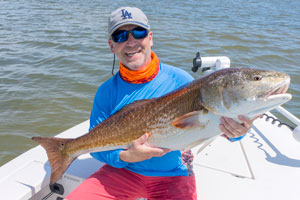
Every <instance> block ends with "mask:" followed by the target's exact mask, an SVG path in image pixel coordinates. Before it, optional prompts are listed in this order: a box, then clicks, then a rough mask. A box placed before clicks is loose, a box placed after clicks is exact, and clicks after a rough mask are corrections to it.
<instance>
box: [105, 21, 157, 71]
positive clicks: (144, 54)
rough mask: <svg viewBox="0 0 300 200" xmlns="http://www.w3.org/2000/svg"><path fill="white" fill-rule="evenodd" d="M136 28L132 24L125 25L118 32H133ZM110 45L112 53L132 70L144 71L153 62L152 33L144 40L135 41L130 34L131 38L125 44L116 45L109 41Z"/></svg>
mask: <svg viewBox="0 0 300 200" xmlns="http://www.w3.org/2000/svg"><path fill="white" fill-rule="evenodd" d="M136 27H137V26H136V25H132V24H130V25H124V26H122V27H120V28H119V29H118V30H132V29H134V28H136ZM108 44H109V46H110V49H111V52H112V53H115V54H116V55H117V57H118V58H119V60H120V61H121V62H122V64H123V65H125V66H126V67H127V68H129V69H131V70H142V69H144V68H146V67H147V66H148V64H149V63H150V62H151V48H152V46H153V41H152V32H151V31H150V32H149V33H148V36H147V37H145V38H143V39H134V37H133V36H132V35H131V34H129V38H128V40H127V41H125V42H122V43H116V42H114V41H112V40H108Z"/></svg>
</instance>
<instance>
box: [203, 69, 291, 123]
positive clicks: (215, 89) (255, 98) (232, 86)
mask: <svg viewBox="0 0 300 200" xmlns="http://www.w3.org/2000/svg"><path fill="white" fill-rule="evenodd" d="M204 83H205V84H204V86H203V87H201V91H200V92H201V101H202V104H203V106H204V107H205V108H206V109H207V110H209V111H211V112H213V113H215V114H218V115H222V116H226V117H231V118H237V116H238V115H244V116H247V117H249V118H252V117H256V116H258V115H261V114H263V113H265V112H267V111H270V110H272V109H274V108H275V107H277V106H279V105H281V104H284V103H286V102H287V101H289V100H290V99H291V98H292V96H291V95H290V94H287V93H286V92H287V90H288V87H289V84H290V77H289V75H287V74H285V73H282V72H277V71H268V70H260V69H254V68H231V69H224V70H220V71H217V72H215V73H213V74H211V76H210V77H206V80H205V81H204Z"/></svg>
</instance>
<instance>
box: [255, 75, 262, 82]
mask: <svg viewBox="0 0 300 200" xmlns="http://www.w3.org/2000/svg"><path fill="white" fill-rule="evenodd" d="M261 79H262V76H260V75H255V76H253V80H254V81H260V80H261Z"/></svg>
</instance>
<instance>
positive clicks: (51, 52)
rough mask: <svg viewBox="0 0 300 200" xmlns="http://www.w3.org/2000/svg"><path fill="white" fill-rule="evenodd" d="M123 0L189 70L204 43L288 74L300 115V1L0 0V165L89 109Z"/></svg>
mask: <svg viewBox="0 0 300 200" xmlns="http://www.w3.org/2000/svg"><path fill="white" fill-rule="evenodd" d="M120 6H136V7H139V8H140V9H142V10H143V11H144V12H145V14H146V15H147V16H148V18H149V21H150V25H151V29H152V31H153V37H154V47H153V50H154V51H155V52H156V54H157V55H158V56H159V58H160V60H161V61H162V62H164V63H168V64H171V65H174V66H177V67H180V68H182V69H184V70H187V71H189V72H190V73H191V74H192V72H191V67H192V61H193V58H194V57H195V54H196V52H198V51H199V52H200V53H201V56H228V57H229V58H230V59H231V67H254V68H261V69H272V70H277V71H282V72H286V73H288V74H289V75H290V76H291V85H290V89H289V91H288V92H289V93H291V94H292V95H293V99H292V100H291V101H290V102H288V103H287V104H285V105H284V107H285V108H287V109H288V110H289V111H291V112H292V113H293V114H295V115H296V116H297V117H298V118H299V117H300V66H299V65H300V17H299V13H300V3H299V1H292V0H291V1H289V0H281V1H277V0H265V1H259V0H251V1H246V0H235V1H233V0H227V1H226V0H225V1H217V0H210V1H195V0H194V1H192V0H185V1H178V0H165V1H158V0H154V1H141V0H140V1H126V2H124V1H120V0H115V1H111V2H110V1H109V2H108V1H104V0H77V1H70V0H60V1H58V0H48V1H37V0H31V1H27V0H24V1H21V0H20V1H17V0H9V1H6V0H4V1H3V0H1V1H0V165H2V164H4V163H6V162H7V161H9V160H11V159H13V158H14V157H16V156H18V155H19V154H21V153H22V152H24V151H26V150H28V149H30V148H32V147H34V146H36V143H34V142H33V141H31V139H30V138H31V137H32V136H37V135H39V136H54V135H56V134H58V133H60V132H62V131H64V130H65V129H67V128H70V127H72V126H74V125H76V124H78V123H80V122H82V121H84V120H86V119H88V118H89V114H90V110H91V107H92V101H93V97H94V94H95V92H96V90H97V88H98V87H99V85H101V84H102V83H103V82H104V81H105V80H107V79H108V78H110V77H111V68H112V62H113V54H112V53H111V52H110V50H109V46H108V44H107V34H106V31H107V20H108V16H109V14H110V12H111V11H113V10H114V9H116V8H118V7H120ZM117 63H118V61H117ZM115 71H117V69H115ZM193 76H194V77H196V76H199V75H197V74H193Z"/></svg>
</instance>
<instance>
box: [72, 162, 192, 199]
mask: <svg viewBox="0 0 300 200" xmlns="http://www.w3.org/2000/svg"><path fill="white" fill-rule="evenodd" d="M137 198H147V200H152V199H163V200H166V199H172V200H176V199H178V200H179V199H180V200H196V199H197V194H196V182H195V177H194V176H167V177H153V176H143V175H140V174H136V173H134V172H131V171H129V170H126V169H123V168H121V169H119V168H114V167H111V166H109V165H104V166H103V167H102V168H100V170H98V171H97V172H95V173H94V174H93V175H91V176H90V177H89V178H87V179H86V180H85V181H84V182H83V183H82V184H80V185H79V186H78V187H77V188H76V189H75V190H74V191H73V192H71V193H70V194H69V195H68V196H67V197H66V199H68V200H85V199H86V200H96V199H97V200H105V199H118V200H121V199H128V200H129V199H130V200H131V199H132V200H135V199H137Z"/></svg>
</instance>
